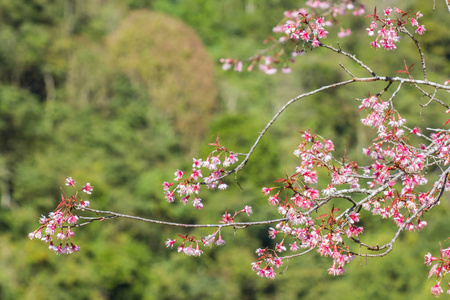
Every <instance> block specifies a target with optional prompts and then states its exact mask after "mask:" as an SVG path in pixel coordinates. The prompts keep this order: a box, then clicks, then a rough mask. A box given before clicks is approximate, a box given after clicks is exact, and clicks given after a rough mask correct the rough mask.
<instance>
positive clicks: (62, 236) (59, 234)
mask: <svg viewBox="0 0 450 300" xmlns="http://www.w3.org/2000/svg"><path fill="white" fill-rule="evenodd" d="M56 237H57V238H58V239H60V240H63V239H65V238H66V236H65V234H64V232H63V231H62V230H61V231H60V232H59V233H58V234H57V235H56Z"/></svg>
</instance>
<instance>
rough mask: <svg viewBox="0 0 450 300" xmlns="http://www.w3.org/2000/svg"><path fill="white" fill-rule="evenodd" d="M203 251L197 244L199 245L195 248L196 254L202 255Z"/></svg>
mask: <svg viewBox="0 0 450 300" xmlns="http://www.w3.org/2000/svg"><path fill="white" fill-rule="evenodd" d="M202 253H203V251H202V250H200V248H199V246H198V244H197V247H195V250H194V256H200V255H202Z"/></svg>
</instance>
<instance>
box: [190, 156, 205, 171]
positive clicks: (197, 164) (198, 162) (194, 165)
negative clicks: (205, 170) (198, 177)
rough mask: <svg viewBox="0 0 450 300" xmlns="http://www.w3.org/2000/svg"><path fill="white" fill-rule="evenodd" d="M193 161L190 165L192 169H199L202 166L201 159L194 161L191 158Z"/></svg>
mask: <svg viewBox="0 0 450 300" xmlns="http://www.w3.org/2000/svg"><path fill="white" fill-rule="evenodd" d="M192 160H193V161H194V163H193V164H192V167H193V168H197V169H198V168H200V167H201V166H202V164H203V162H202V159H201V158H200V159H195V158H193V159H192Z"/></svg>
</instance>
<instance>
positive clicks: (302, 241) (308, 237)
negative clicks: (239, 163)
mask: <svg viewBox="0 0 450 300" xmlns="http://www.w3.org/2000/svg"><path fill="white" fill-rule="evenodd" d="M302 139H303V142H302V143H301V144H300V145H299V146H298V148H297V149H296V150H295V151H294V155H296V156H297V157H299V158H300V163H299V165H298V166H297V167H296V173H295V174H294V175H292V176H289V177H287V178H283V179H279V180H277V181H276V182H279V183H282V185H281V186H279V187H265V188H263V189H262V193H263V195H265V196H267V197H268V203H269V204H270V205H272V206H276V207H277V210H278V212H279V213H280V214H282V215H283V216H284V217H285V220H286V221H282V222H279V223H278V224H277V225H276V226H275V228H270V230H269V237H270V238H272V239H275V238H277V237H279V236H281V238H282V241H281V242H280V243H277V244H276V245H275V248H274V249H273V250H272V249H258V250H257V251H256V252H257V254H258V256H259V257H260V258H259V260H258V261H257V262H254V263H253V264H252V269H253V270H254V271H255V272H257V274H258V275H259V276H262V277H267V278H274V277H275V274H276V273H275V272H274V267H277V268H278V267H280V265H281V263H282V260H283V259H284V258H285V257H279V255H278V253H283V252H285V251H288V249H287V244H289V250H290V251H293V252H297V251H298V250H300V249H311V248H317V251H318V252H319V253H320V254H321V255H322V256H324V257H330V258H332V259H333V263H332V267H331V268H330V269H329V270H328V272H329V273H330V274H332V275H342V274H343V273H344V271H345V269H344V268H343V267H344V265H345V263H348V262H350V261H351V260H352V258H353V254H352V253H351V252H350V250H349V247H348V246H347V245H346V243H345V241H344V239H343V235H344V236H347V237H348V238H352V237H357V236H359V235H360V234H361V233H362V232H363V227H360V226H357V225H356V223H358V222H359V213H358V212H356V211H354V210H350V209H349V210H348V211H346V212H344V213H343V214H341V215H338V214H337V213H338V212H339V211H340V209H338V208H334V207H333V208H331V210H330V211H329V212H327V213H326V214H322V215H320V216H318V217H317V218H316V219H314V218H312V217H311V216H310V215H311V213H313V212H314V211H315V210H317V209H318V208H320V207H321V206H323V204H325V203H326V202H328V200H330V199H331V198H332V195H333V194H334V193H336V188H335V185H336V186H337V185H340V184H345V183H349V184H350V185H357V181H356V180H355V178H353V177H351V176H350V175H351V174H353V173H354V170H353V169H354V167H353V166H352V164H351V163H344V164H342V163H341V164H340V163H339V162H338V161H337V160H335V159H334V158H333V152H334V145H333V142H332V141H330V140H326V139H323V138H321V137H319V136H314V135H312V134H311V133H310V132H303V134H302ZM336 165H339V167H336ZM320 168H325V169H327V170H328V171H330V172H332V180H331V182H330V184H328V185H327V187H326V188H325V189H322V190H321V191H319V190H318V189H317V185H318V175H317V171H318V170H319V169H320ZM289 241H291V243H290V242H289Z"/></svg>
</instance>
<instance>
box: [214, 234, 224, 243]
mask: <svg viewBox="0 0 450 300" xmlns="http://www.w3.org/2000/svg"><path fill="white" fill-rule="evenodd" d="M216 245H217V246H223V245H225V240H223V239H222V236H221V235H220V234H219V239H217V241H216Z"/></svg>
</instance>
